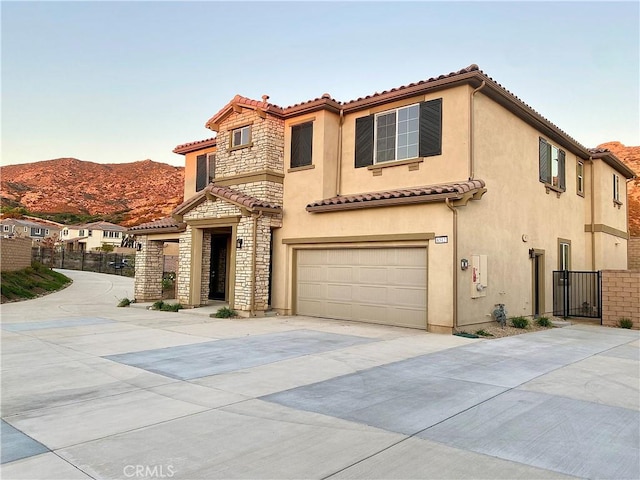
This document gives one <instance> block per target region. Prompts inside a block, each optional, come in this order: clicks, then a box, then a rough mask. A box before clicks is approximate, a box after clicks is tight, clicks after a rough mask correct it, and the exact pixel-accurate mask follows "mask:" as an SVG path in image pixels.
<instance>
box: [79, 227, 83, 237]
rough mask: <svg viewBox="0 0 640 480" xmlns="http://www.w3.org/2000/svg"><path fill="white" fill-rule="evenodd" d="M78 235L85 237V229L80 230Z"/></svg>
mask: <svg viewBox="0 0 640 480" xmlns="http://www.w3.org/2000/svg"><path fill="white" fill-rule="evenodd" d="M78 236H79V237H84V229H83V230H79V231H78Z"/></svg>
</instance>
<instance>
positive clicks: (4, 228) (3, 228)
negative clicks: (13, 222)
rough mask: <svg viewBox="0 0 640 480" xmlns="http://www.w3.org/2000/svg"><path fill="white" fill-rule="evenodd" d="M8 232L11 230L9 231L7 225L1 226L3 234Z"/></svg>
mask: <svg viewBox="0 0 640 480" xmlns="http://www.w3.org/2000/svg"><path fill="white" fill-rule="evenodd" d="M9 230H11V229H10V228H9V225H3V226H2V231H3V232H8V231H9Z"/></svg>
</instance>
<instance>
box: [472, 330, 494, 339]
mask: <svg viewBox="0 0 640 480" xmlns="http://www.w3.org/2000/svg"><path fill="white" fill-rule="evenodd" d="M476 335H479V336H481V337H493V334H492V333H489V332H487V331H485V330H478V331H477V332H476Z"/></svg>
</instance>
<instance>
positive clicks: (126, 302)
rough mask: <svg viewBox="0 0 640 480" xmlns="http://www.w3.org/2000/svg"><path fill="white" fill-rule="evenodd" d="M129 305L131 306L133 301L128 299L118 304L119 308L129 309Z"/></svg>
mask: <svg viewBox="0 0 640 480" xmlns="http://www.w3.org/2000/svg"><path fill="white" fill-rule="evenodd" d="M129 305H131V300H129V299H128V298H123V299H121V300H120V301H119V302H118V306H119V307H128V306H129Z"/></svg>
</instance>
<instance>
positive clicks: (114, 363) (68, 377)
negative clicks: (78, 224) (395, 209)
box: [1, 271, 640, 479]
mask: <svg viewBox="0 0 640 480" xmlns="http://www.w3.org/2000/svg"><path fill="white" fill-rule="evenodd" d="M64 273H65V274H67V275H68V276H70V277H72V278H73V279H74V284H73V285H72V286H71V287H69V288H67V289H66V290H64V291H62V292H59V293H56V294H53V295H50V296H47V297H43V298H40V299H36V300H31V301H28V302H21V303H14V304H7V305H4V306H2V325H1V327H2V328H1V335H2V338H1V340H2V353H1V359H2V466H1V474H2V478H3V479H17V478H32V479H86V478H104V479H115V478H122V479H126V478H138V479H139V478H176V479H214V478H247V479H253V478H265V479H267V478H269V479H274V478H275V479H279V478H291V479H293V478H296V479H297V478H317V479H321V478H363V479H365V478H366V479H369V478H389V479H393V478H451V479H461V478H462V479H464V478H469V479H472V478H473V479H477V478H486V479H494V478H505V479H506V478H575V477H578V478H599V479H601V478H605V479H624V478H628V479H637V478H640V453H639V452H640V405H639V403H640V388H639V383H640V380H639V379H640V366H639V358H638V352H639V347H640V344H639V332H637V331H629V330H622V329H611V328H602V327H591V326H572V327H566V328H562V329H553V330H547V331H543V332H539V333H532V334H526V335H519V336H516V337H508V338H504V339H497V340H474V339H466V338H461V337H455V336H446V335H436V334H429V333H425V332H420V331H415V330H409V329H402V328H392V327H383V326H376V325H367V324H358V323H348V322H340V321H334V320H323V319H313V318H307V317H269V318H261V319H245V320H222V319H214V318H209V317H208V316H205V315H202V314H199V312H198V310H197V309H196V310H191V311H183V312H180V313H170V312H151V311H147V310H144V309H141V308H117V307H116V306H115V305H116V304H117V301H118V299H120V298H123V297H129V298H130V297H132V296H133V282H132V280H131V279H127V278H122V277H117V276H110V275H101V274H95V273H88V272H75V271H64ZM200 313H201V312H200Z"/></svg>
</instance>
